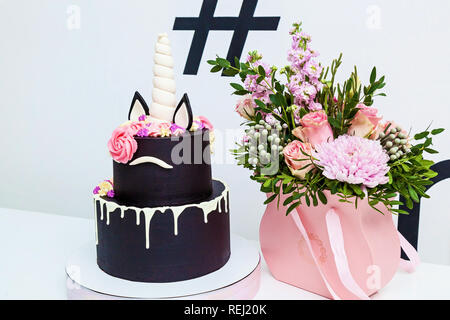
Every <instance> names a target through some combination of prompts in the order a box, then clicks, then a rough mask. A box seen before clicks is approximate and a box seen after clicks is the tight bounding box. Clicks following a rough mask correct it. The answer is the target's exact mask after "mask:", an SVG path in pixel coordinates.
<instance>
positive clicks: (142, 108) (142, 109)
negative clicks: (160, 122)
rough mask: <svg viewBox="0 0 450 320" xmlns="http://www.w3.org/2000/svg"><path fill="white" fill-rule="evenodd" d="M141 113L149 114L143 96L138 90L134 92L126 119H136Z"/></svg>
mask: <svg viewBox="0 0 450 320" xmlns="http://www.w3.org/2000/svg"><path fill="white" fill-rule="evenodd" d="M143 114H145V115H147V116H148V115H149V114H150V112H149V108H148V106H147V103H146V102H145V100H144V98H143V97H142V96H141V94H140V93H139V92H137V91H136V92H135V93H134V97H133V101H131V106H130V111H129V112H128V120H131V121H138V120H139V117H140V116H142V115H143Z"/></svg>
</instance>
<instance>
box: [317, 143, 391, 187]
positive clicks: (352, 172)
mask: <svg viewBox="0 0 450 320" xmlns="http://www.w3.org/2000/svg"><path fill="white" fill-rule="evenodd" d="M316 151H317V153H316V155H315V157H316V158H317V159H318V162H317V164H318V165H319V166H321V167H323V175H324V176H325V177H327V178H328V179H331V180H338V181H342V182H348V183H350V184H363V185H365V186H366V187H368V188H374V187H376V186H377V185H379V184H385V183H387V182H388V181H389V178H388V177H387V176H386V174H387V173H388V171H389V167H388V165H387V163H388V161H389V157H388V155H387V154H386V152H385V151H384V150H383V148H382V146H381V145H380V143H379V142H378V141H376V140H368V139H364V138H361V137H357V136H348V135H343V136H340V137H338V138H337V139H336V140H334V141H331V142H325V143H322V144H320V145H318V146H316Z"/></svg>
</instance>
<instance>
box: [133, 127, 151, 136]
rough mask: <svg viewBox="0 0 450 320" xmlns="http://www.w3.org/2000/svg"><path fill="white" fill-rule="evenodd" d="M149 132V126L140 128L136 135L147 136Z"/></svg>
mask: <svg viewBox="0 0 450 320" xmlns="http://www.w3.org/2000/svg"><path fill="white" fill-rule="evenodd" d="M148 134H149V131H148V129H147V128H142V129H140V130H139V131H138V132H137V133H136V135H137V136H138V137H147V136H148Z"/></svg>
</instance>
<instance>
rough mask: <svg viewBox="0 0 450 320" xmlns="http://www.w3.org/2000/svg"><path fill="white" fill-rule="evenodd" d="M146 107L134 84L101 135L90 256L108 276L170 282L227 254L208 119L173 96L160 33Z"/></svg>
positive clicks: (224, 209) (224, 197) (218, 263)
mask: <svg viewBox="0 0 450 320" xmlns="http://www.w3.org/2000/svg"><path fill="white" fill-rule="evenodd" d="M153 75H154V77H153V91H152V103H151V104H150V107H149V106H148V105H147V103H146V102H145V100H144V98H143V97H142V96H141V95H140V94H139V93H138V92H136V93H135V94H134V97H133V100H132V102H131V106H130V110H129V113H128V121H126V122H125V123H123V124H122V125H120V126H119V127H118V128H117V129H115V130H114V132H113V133H112V136H111V138H110V140H109V141H108V149H109V153H110V154H111V156H112V158H113V179H110V180H105V181H103V182H101V183H100V184H99V185H98V186H96V187H95V189H94V208H95V221H96V245H97V264H98V266H99V267H100V269H102V270H103V271H104V272H106V273H108V274H109V275H112V276H114V277H118V278H122V279H127V280H131V281H140V282H173V281H181V280H187V279H192V278H196V277H200V276H203V275H206V274H208V273H211V272H213V271H215V270H218V269H219V268H221V267H222V266H224V265H225V263H226V262H227V261H228V259H229V256H230V227H229V204H228V187H227V186H226V184H225V183H224V182H221V181H219V180H213V179H212V177H211V161H210V143H211V140H212V139H213V126H212V125H211V123H210V122H209V121H208V119H206V118H205V117H194V116H193V114H192V109H191V104H190V101H189V98H188V95H187V94H184V95H183V96H182V98H181V100H180V101H179V103H177V99H176V85H175V79H174V71H173V58H172V52H171V46H170V41H169V39H168V36H167V34H160V35H159V36H158V40H157V43H156V46H155V55H154V68H153Z"/></svg>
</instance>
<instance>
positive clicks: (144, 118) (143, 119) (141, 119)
mask: <svg viewBox="0 0 450 320" xmlns="http://www.w3.org/2000/svg"><path fill="white" fill-rule="evenodd" d="M146 119H147V116H146V115H145V114H143V115H142V116H139V118H138V120H139V121H145V120H146Z"/></svg>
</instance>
